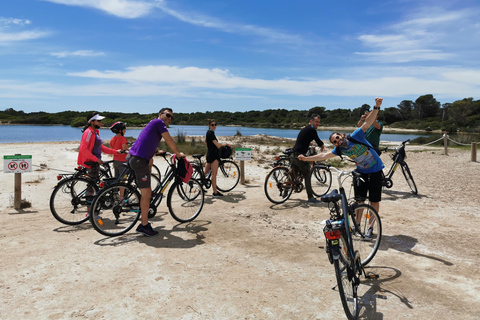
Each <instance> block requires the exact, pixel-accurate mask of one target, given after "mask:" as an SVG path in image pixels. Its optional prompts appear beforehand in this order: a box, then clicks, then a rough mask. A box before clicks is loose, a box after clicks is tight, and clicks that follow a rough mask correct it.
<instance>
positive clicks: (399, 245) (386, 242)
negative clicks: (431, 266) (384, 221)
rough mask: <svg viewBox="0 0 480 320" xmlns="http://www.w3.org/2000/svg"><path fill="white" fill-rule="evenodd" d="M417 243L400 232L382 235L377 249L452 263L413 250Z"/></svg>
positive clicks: (416, 240) (447, 263) (449, 264)
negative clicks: (393, 234)
mask: <svg viewBox="0 0 480 320" xmlns="http://www.w3.org/2000/svg"><path fill="white" fill-rule="evenodd" d="M417 243H418V239H417V238H413V237H410V236H406V235H402V234H400V235H395V236H388V235H382V241H381V243H380V247H379V250H383V251H386V250H388V249H394V250H397V251H400V252H403V253H408V254H411V255H414V256H417V257H423V258H428V259H432V260H436V261H439V262H441V263H443V264H445V265H447V266H453V265H454V264H453V263H452V262H450V261H447V260H444V259H441V258H438V257H434V256H429V255H426V254H423V253H419V252H415V251H413V250H412V249H413V248H414V247H415V245H416V244H417Z"/></svg>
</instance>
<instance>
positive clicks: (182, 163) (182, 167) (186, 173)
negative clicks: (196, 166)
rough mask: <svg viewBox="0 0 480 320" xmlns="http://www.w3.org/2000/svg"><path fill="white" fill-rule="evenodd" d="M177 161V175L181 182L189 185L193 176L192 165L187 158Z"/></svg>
mask: <svg viewBox="0 0 480 320" xmlns="http://www.w3.org/2000/svg"><path fill="white" fill-rule="evenodd" d="M175 157H176V155H175ZM177 161H178V163H177V174H178V176H179V177H180V180H182V181H183V182H185V183H187V182H188V181H190V178H191V177H192V174H193V167H192V164H191V163H190V161H188V160H187V159H186V158H178V159H177Z"/></svg>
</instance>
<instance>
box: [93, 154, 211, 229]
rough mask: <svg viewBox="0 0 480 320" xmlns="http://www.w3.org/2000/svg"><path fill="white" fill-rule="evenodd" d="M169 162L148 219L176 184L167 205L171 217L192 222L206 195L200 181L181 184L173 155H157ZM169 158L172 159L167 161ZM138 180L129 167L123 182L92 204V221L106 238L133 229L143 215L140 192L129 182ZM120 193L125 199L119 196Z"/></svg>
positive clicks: (109, 189)
mask: <svg viewBox="0 0 480 320" xmlns="http://www.w3.org/2000/svg"><path fill="white" fill-rule="evenodd" d="M158 155H159V156H162V157H163V159H164V160H165V161H166V162H167V163H168V165H169V168H168V170H167V172H166V173H165V175H164V178H163V180H162V181H161V183H160V185H158V186H157V187H156V188H155V189H153V190H152V195H151V200H150V208H149V213H148V217H149V218H152V217H154V216H155V215H156V213H157V208H158V206H159V205H160V203H161V202H162V199H163V197H164V192H165V190H166V189H167V187H168V186H169V185H170V184H171V183H172V182H173V184H172V185H171V187H170V189H169V190H168V194H167V206H168V209H169V212H170V215H171V216H172V217H173V218H174V219H175V220H176V221H178V222H180V223H184V222H189V221H193V220H194V219H195V218H197V217H198V215H199V214H200V212H201V211H202V208H203V203H204V193H203V190H202V187H201V185H200V182H198V181H197V180H196V179H194V178H191V179H190V181H189V182H187V183H185V182H182V180H181V179H180V177H179V176H178V175H177V170H176V161H175V160H174V157H173V156H174V155H173V154H171V153H169V152H162V153H160V154H158ZM167 155H168V156H170V158H169V159H167ZM131 180H135V173H134V171H133V170H132V169H131V168H130V167H129V166H128V165H127V166H126V168H125V170H124V171H123V173H122V174H121V176H120V177H119V181H120V182H116V183H113V184H110V185H108V186H107V187H105V188H104V189H102V190H100V191H99V192H98V193H97V194H96V195H95V197H94V199H93V201H92V206H91V210H90V215H89V216H90V222H91V223H92V225H93V227H94V228H95V230H97V231H98V232H99V233H101V234H103V235H105V236H119V235H122V234H124V233H126V232H128V231H129V230H130V229H132V228H133V226H134V225H135V223H136V222H137V221H138V219H139V218H140V215H141V210H140V197H141V195H140V192H139V191H138V190H137V188H136V187H134V186H133V185H132V184H131V183H130V181H131ZM121 191H123V193H122V194H123V196H122V197H120V194H121Z"/></svg>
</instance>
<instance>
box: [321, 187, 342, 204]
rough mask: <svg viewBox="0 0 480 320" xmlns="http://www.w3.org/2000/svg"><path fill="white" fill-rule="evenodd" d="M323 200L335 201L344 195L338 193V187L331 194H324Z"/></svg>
mask: <svg viewBox="0 0 480 320" xmlns="http://www.w3.org/2000/svg"><path fill="white" fill-rule="evenodd" d="M321 199H322V201H323V202H335V201H338V200H341V199H342V195H341V194H339V193H338V190H337V189H334V190H332V192H330V193H329V194H326V195H324V196H322V198H321Z"/></svg>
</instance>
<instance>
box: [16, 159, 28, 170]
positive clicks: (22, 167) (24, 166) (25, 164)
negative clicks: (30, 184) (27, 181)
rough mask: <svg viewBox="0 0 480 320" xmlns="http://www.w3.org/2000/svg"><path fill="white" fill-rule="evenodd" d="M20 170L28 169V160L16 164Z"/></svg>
mask: <svg viewBox="0 0 480 320" xmlns="http://www.w3.org/2000/svg"><path fill="white" fill-rule="evenodd" d="M18 167H19V168H20V170H27V169H28V162H25V161H22V162H20V165H19V166H18Z"/></svg>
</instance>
